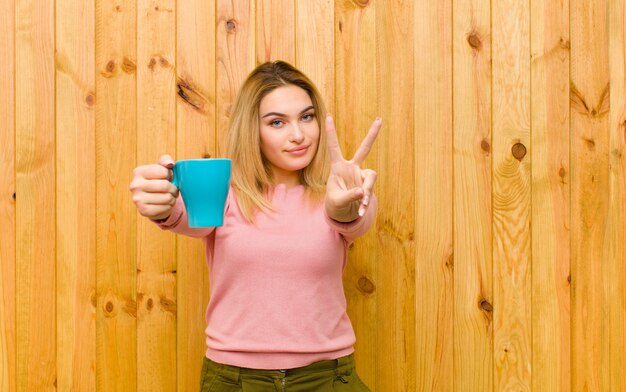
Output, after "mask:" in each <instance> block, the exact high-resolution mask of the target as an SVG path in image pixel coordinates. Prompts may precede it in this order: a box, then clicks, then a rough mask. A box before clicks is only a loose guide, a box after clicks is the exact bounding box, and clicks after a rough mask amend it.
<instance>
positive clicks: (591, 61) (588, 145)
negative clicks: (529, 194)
mask: <svg viewBox="0 0 626 392" xmlns="http://www.w3.org/2000/svg"><path fill="white" fill-rule="evenodd" d="M570 4H571V6H570V12H571V17H570V18H571V19H570V21H571V22H570V23H571V29H570V31H571V67H570V70H571V77H570V79H571V87H570V113H571V114H570V115H571V121H570V135H571V139H570V145H571V156H572V160H571V162H570V164H571V181H572V182H571V223H572V226H571V233H570V236H571V237H570V240H571V261H570V263H571V274H572V277H571V280H572V292H571V306H572V310H571V311H572V318H571V333H572V347H571V355H572V363H571V366H572V390H574V391H582V390H586V391H603V390H607V387H608V386H607V385H605V383H606V380H601V379H602V378H603V377H602V374H603V372H608V370H609V362H608V357H607V356H606V355H607V354H608V350H609V348H608V343H609V341H608V339H607V338H608V335H607V327H608V317H605V315H604V314H603V310H602V309H603V308H602V306H603V301H602V296H603V295H602V277H603V276H604V274H605V272H604V268H606V264H605V262H604V260H603V246H604V243H605V241H606V227H607V219H608V213H609V211H608V205H609V196H608V195H609V192H608V190H609V137H608V136H609V132H608V126H609V122H608V121H609V64H608V34H607V33H608V32H607V9H606V8H607V7H606V5H607V2H606V1H604V0H596V1H580V0H570Z"/></svg>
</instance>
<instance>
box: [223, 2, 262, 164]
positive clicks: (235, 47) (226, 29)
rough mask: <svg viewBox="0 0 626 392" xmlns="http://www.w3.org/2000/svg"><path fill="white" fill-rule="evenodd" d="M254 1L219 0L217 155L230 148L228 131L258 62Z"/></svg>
mask: <svg viewBox="0 0 626 392" xmlns="http://www.w3.org/2000/svg"><path fill="white" fill-rule="evenodd" d="M254 32H255V8H254V1H249V2H237V1H235V2H232V1H229V0H217V30H216V33H215V34H216V42H217V44H216V46H217V48H216V50H217V65H216V73H217V74H216V79H217V81H216V87H217V97H216V105H217V155H218V156H220V155H221V154H223V153H224V152H225V151H226V134H227V132H228V123H229V119H230V113H231V110H232V105H233V104H234V102H235V97H236V95H237V91H239V87H241V85H242V84H243V81H244V80H245V78H246V77H247V76H248V74H249V73H250V71H252V69H253V68H254V66H255V62H254V53H255V35H254Z"/></svg>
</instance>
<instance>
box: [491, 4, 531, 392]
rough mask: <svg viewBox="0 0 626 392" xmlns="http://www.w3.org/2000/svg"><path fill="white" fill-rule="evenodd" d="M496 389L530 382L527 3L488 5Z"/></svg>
mask: <svg viewBox="0 0 626 392" xmlns="http://www.w3.org/2000/svg"><path fill="white" fill-rule="evenodd" d="M491 11H492V50H493V52H492V53H493V54H492V58H493V69H492V75H493V79H492V93H493V104H492V107H493V112H492V127H493V128H492V129H493V137H492V140H493V170H492V175H493V182H492V192H493V193H492V197H493V268H494V301H493V317H494V319H493V321H494V389H497V390H518V391H529V390H530V388H531V374H532V371H531V361H532V359H531V358H532V356H531V348H532V344H531V338H532V331H531V327H532V319H531V289H532V286H531V232H530V226H531V222H530V218H531V171H530V163H531V156H532V146H531V145H530V142H531V140H530V62H529V61H528V56H529V53H530V31H529V21H530V20H529V17H530V9H529V4H528V3H520V2H516V1H501V2H493V3H492V10H491Z"/></svg>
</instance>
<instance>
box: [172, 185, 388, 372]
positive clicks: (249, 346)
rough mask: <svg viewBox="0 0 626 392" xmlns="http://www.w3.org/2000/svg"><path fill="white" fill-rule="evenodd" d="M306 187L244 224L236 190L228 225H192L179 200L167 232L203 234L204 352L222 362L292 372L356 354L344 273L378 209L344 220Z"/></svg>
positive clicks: (279, 190)
mask: <svg viewBox="0 0 626 392" xmlns="http://www.w3.org/2000/svg"><path fill="white" fill-rule="evenodd" d="M303 196H304V187H303V186H297V187H295V188H290V189H287V188H286V187H285V186H284V185H282V184H281V185H278V186H276V188H275V189H274V194H273V197H272V203H273V205H274V206H275V208H276V209H277V210H276V212H275V213H272V214H264V213H258V214H257V215H256V221H255V223H254V224H250V223H248V222H246V221H245V219H244V218H243V215H242V214H241V211H240V210H239V207H238V206H237V201H236V198H235V194H234V192H233V191H232V189H231V192H230V193H229V195H228V199H227V201H226V212H225V216H224V225H223V226H222V227H218V228H207V229H192V228H189V226H188V225H187V216H186V212H185V206H184V204H183V202H182V200H181V198H180V197H179V198H178V200H177V202H176V205H175V206H174V209H173V212H172V214H171V215H170V217H169V218H168V219H167V220H166V221H164V222H162V223H160V224H159V226H160V227H161V228H162V229H167V230H171V231H173V232H175V233H178V234H184V235H188V236H193V237H200V238H202V240H203V241H204V244H205V246H206V259H207V264H208V267H209V279H210V282H211V288H210V301H209V305H208V307H207V311H206V322H207V328H206V343H207V347H208V349H207V351H206V356H207V357H208V358H210V359H211V360H213V361H215V362H219V363H224V364H229V365H234V366H240V367H247V368H256V369H287V368H294V367H300V366H305V365H308V364H310V363H312V362H315V361H319V360H324V359H335V358H339V357H341V356H344V355H348V354H350V353H352V352H353V351H354V348H353V345H354V342H355V335H354V331H353V329H352V324H351V323H350V320H349V318H348V315H347V313H346V299H345V295H344V292H343V285H342V273H343V270H344V268H345V266H346V261H347V249H348V245H349V244H350V242H352V241H353V240H354V239H355V238H357V237H358V236H360V235H362V234H364V233H365V232H366V231H367V229H368V228H369V227H370V225H371V224H372V221H373V219H374V216H375V214H376V200H375V198H374V197H372V201H371V202H370V206H369V208H368V210H367V213H366V214H365V216H364V217H362V218H359V219H357V220H356V221H354V222H351V223H347V224H342V223H339V222H336V221H334V220H332V219H330V218H328V217H327V216H326V214H325V210H324V207H323V205H321V204H320V205H317V206H315V207H310V206H308V205H307V204H306V203H305V199H304V197H303Z"/></svg>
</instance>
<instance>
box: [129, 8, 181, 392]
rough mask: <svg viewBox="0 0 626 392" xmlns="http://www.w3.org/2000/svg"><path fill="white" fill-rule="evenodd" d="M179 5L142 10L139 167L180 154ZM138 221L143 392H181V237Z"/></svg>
mask: <svg viewBox="0 0 626 392" xmlns="http://www.w3.org/2000/svg"><path fill="white" fill-rule="evenodd" d="M175 11H176V1H175V0H158V1H155V0H139V1H138V4H137V12H138V24H137V64H138V69H137V162H138V163H140V164H144V163H154V162H157V160H158V158H159V156H160V155H161V154H163V153H166V152H170V153H172V152H173V151H175V149H176V106H175V104H176V101H175V97H176V95H175V83H176V80H175V64H176V63H175V61H176V57H175V56H176V54H175V39H176V34H175V31H176V28H175V26H176V13H175ZM138 218H139V219H138V221H137V390H138V391H173V390H176V385H177V382H176V259H175V257H176V248H175V236H173V235H172V234H171V233H168V232H165V231H163V230H161V229H159V228H158V227H157V226H156V225H155V224H154V223H152V222H151V221H150V220H149V219H146V218H143V217H138Z"/></svg>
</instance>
